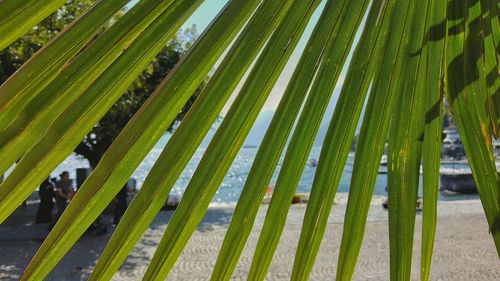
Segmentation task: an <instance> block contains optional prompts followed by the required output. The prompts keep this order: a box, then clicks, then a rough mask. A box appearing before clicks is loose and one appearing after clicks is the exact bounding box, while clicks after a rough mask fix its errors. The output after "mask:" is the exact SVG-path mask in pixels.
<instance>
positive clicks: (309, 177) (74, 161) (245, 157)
mask: <svg viewBox="0 0 500 281" xmlns="http://www.w3.org/2000/svg"><path fill="white" fill-rule="evenodd" d="M161 151H162V148H161V147H155V148H154V149H153V150H152V151H151V152H150V153H149V154H148V155H147V157H146V158H145V159H144V160H143V161H142V163H141V164H140V165H139V167H138V168H137V169H136V171H135V172H134V173H133V175H132V178H135V179H136V181H137V188H140V187H141V185H142V183H143V182H144V179H145V178H146V176H147V175H148V173H149V171H150V170H151V168H152V167H153V165H154V163H155V162H156V160H157V158H158V157H159V155H160V153H161ZM320 152H321V148H320V147H313V148H312V150H311V153H310V156H309V159H315V160H319V156H320ZM204 153H205V149H204V148H200V149H198V150H197V151H196V153H195V154H194V156H193V158H192V159H191V161H190V162H189V163H188V164H187V165H186V167H185V169H184V171H183V172H182V174H181V175H180V177H179V178H178V180H177V182H176V183H175V185H174V187H173V188H172V191H171V194H172V195H176V196H179V197H180V196H182V194H183V193H184V191H185V189H186V187H187V186H188V184H189V181H190V179H191V177H192V176H193V174H194V173H195V171H196V169H197V165H198V163H199V161H200V159H201V158H202V156H203V154H204ZM256 153H257V148H254V147H252V148H242V149H241V150H240V152H239V153H238V155H237V156H236V158H235V160H234V161H233V164H232V166H231V168H230V169H229V170H228V172H227V174H226V176H225V177H224V180H223V181H222V183H221V184H220V186H219V189H218V191H217V192H216V194H215V196H214V198H213V200H212V205H222V206H224V205H234V204H236V202H237V201H238V198H239V196H240V193H241V190H242V189H243V186H244V184H245V181H246V179H247V176H248V173H249V171H250V168H251V167H252V164H253V160H254V158H255V155H256ZM353 162H354V153H352V152H351V153H349V156H348V158H347V161H346V165H345V167H344V171H343V174H342V176H341V179H340V182H339V186H338V190H337V191H338V192H348V190H349V184H350V181H351V178H352V177H353V174H352V167H353ZM282 163H283V157H281V159H280V161H279V163H278V166H277V168H276V170H275V172H274V175H273V177H272V179H271V182H270V184H269V185H270V187H271V189H272V188H273V187H274V185H275V184H276V181H277V179H278V175H279V171H280V169H281V166H282ZM259 165H267V163H259ZM85 167H88V161H86V160H85V159H82V158H81V157H78V156H76V155H71V156H70V157H68V159H66V160H65V161H64V162H63V163H61V165H60V166H59V167H57V169H55V170H54V172H53V173H52V176H53V177H55V176H57V175H59V174H60V173H61V172H62V171H65V170H67V171H69V172H70V175H71V177H72V178H75V176H76V173H75V170H76V168H85ZM316 168H317V167H315V166H313V165H306V166H305V167H304V170H303V173H302V176H301V178H300V181H299V183H298V186H297V189H296V192H310V191H311V187H312V184H313V181H314V174H315V172H316ZM441 169H457V170H463V169H468V165H467V164H442V166H441ZM420 182H421V181H420ZM386 187H387V174H378V176H377V179H376V182H375V186H374V191H373V193H374V194H376V195H387V192H386ZM420 189H421V188H420ZM421 193H422V192H421V190H420V191H419V194H420V196H421ZM476 198H478V196H477V195H452V194H446V193H440V195H439V199H440V200H457V199H459V200H462V199H476Z"/></svg>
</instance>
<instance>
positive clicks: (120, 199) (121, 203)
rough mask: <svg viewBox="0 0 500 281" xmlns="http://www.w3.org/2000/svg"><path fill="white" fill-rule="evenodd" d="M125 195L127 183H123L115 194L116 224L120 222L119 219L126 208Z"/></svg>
mask: <svg viewBox="0 0 500 281" xmlns="http://www.w3.org/2000/svg"><path fill="white" fill-rule="evenodd" d="M127 196H128V184H125V185H124V186H123V188H122V189H121V190H120V191H119V192H118V194H117V195H116V205H115V217H114V224H118V223H119V222H120V219H121V218H122V216H123V214H124V213H125V211H126V210H127Z"/></svg>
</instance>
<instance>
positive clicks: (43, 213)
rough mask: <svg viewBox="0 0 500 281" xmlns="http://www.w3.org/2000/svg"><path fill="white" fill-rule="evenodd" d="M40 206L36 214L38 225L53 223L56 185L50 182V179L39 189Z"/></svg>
mask: <svg viewBox="0 0 500 281" xmlns="http://www.w3.org/2000/svg"><path fill="white" fill-rule="evenodd" d="M38 195H39V196H40V205H38V211H37V212H36V220H35V221H36V223H50V222H52V209H54V196H55V193H54V184H52V183H51V182H50V177H49V178H47V179H46V180H44V181H43V182H42V184H41V185H40V187H39V189H38Z"/></svg>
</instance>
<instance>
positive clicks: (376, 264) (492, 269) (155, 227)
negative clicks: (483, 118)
mask: <svg viewBox="0 0 500 281" xmlns="http://www.w3.org/2000/svg"><path fill="white" fill-rule="evenodd" d="M337 197H338V198H337V200H336V202H337V204H336V205H334V207H333V208H332V213H331V215H330V218H329V223H328V226H327V230H326V233H325V237H324V239H323V242H322V246H321V248H320V251H319V254H318V257H317V260H316V263H315V266H314V269H313V272H312V274H311V276H310V280H332V279H334V277H335V271H336V262H337V256H338V249H339V244H340V237H341V233H342V221H343V216H344V211H345V201H346V200H345V195H339V196H337ZM381 202H382V198H380V197H377V198H374V200H373V202H372V206H371V209H370V213H369V218H368V223H367V228H366V233H365V238H364V243H363V246H362V249H361V253H360V256H359V260H358V263H357V268H356V271H355V273H354V277H353V280H389V277H388V276H389V275H388V272H389V255H388V251H389V247H388V234H387V211H385V210H384V209H383V208H382V207H381ZM305 208H306V205H305V204H298V205H293V206H292V207H291V209H290V212H289V215H288V219H287V226H286V229H285V231H284V233H283V235H282V239H281V242H280V244H279V246H278V249H277V252H276V254H275V256H274V259H273V263H272V265H271V268H270V270H269V272H268V275H267V280H289V278H290V277H289V274H290V271H291V268H292V265H293V257H294V255H295V248H296V245H297V241H298V239H299V235H300V230H301V224H302V218H303V215H304V211H305ZM438 208H439V210H438V211H439V217H438V226H437V234H436V240H437V241H436V245H435V253H434V257H433V265H432V269H431V280H492V281H493V280H500V260H499V258H498V256H497V254H496V251H495V247H494V244H493V241H492V239H491V237H490V236H489V234H488V226H487V224H486V219H485V217H484V215H483V213H482V212H483V211H482V207H481V204H480V202H479V201H478V200H468V201H455V202H440V203H439V206H438ZM266 209H267V206H265V205H263V206H262V207H261V208H260V211H259V215H258V217H257V220H256V224H255V226H254V228H253V231H252V233H251V235H250V238H249V241H248V243H247V245H246V247H245V250H244V252H243V255H242V257H241V258H240V261H239V263H238V265H237V268H236V270H235V273H234V274H233V280H246V279H247V274H248V270H249V268H250V264H251V262H252V254H253V250H254V249H255V245H256V243H257V240H258V235H259V231H260V229H261V227H262V224H263V221H264V217H265V211H266ZM35 212H36V205H28V206H27V207H20V208H19V209H18V210H17V211H16V212H15V213H14V214H13V216H12V217H11V218H9V219H8V220H7V221H6V222H5V223H4V224H2V225H0V252H1V253H2V254H1V255H0V279H1V280H16V279H17V278H19V274H20V273H21V272H22V270H23V268H24V267H25V266H26V264H27V263H28V262H29V259H30V258H31V257H32V256H33V254H34V253H35V251H36V250H37V248H38V247H39V246H40V244H41V241H43V239H44V237H45V236H46V235H47V230H46V229H45V228H46V226H45V225H36V224H33V223H32V220H33V218H34V213H35ZM232 212H233V209H232V208H210V209H209V211H208V212H207V214H206V216H205V218H204V219H203V221H202V223H201V224H200V225H199V227H198V230H197V231H196V232H195V233H194V234H193V236H192V237H191V240H190V242H189V243H188V245H187V247H186V248H185V250H184V252H183V254H182V255H181V256H180V258H179V259H178V261H177V263H176V265H175V267H174V268H173V269H172V271H171V273H170V275H169V278H168V280H209V278H210V274H211V272H212V269H213V266H214V265H215V261H216V258H217V252H218V251H219V247H220V245H221V243H222V240H223V237H224V234H225V232H226V230H227V227H228V224H229V221H230V219H231V214H232ZM171 215H172V212H171V211H166V212H161V213H160V214H159V215H158V217H157V218H156V219H155V221H154V223H153V224H152V225H151V227H150V228H149V229H148V231H147V232H146V233H145V234H144V236H143V238H142V239H141V241H140V242H139V243H138V244H137V246H136V247H135V249H134V251H133V252H132V253H131V254H130V256H129V258H128V259H127V260H126V262H125V263H124V265H123V266H122V268H121V269H120V271H119V272H117V273H116V274H115V276H114V278H113V279H114V280H141V277H142V276H143V274H144V272H145V270H146V268H147V264H148V262H149V261H150V259H151V257H152V256H153V254H154V249H155V246H156V245H157V244H158V242H159V240H160V238H161V235H162V233H163V231H164V229H165V226H166V223H167V222H168V220H169V218H170V217H171ZM109 219H110V218H109V217H107V218H106V220H109ZM109 230H110V232H112V230H113V228H110V229H109ZM420 231H421V214H418V215H417V222H416V227H415V233H416V236H415V251H414V258H413V270H412V279H413V280H418V279H419V278H418V276H419V264H420ZM109 236H110V233H108V234H107V235H103V236H90V235H86V236H84V237H82V238H81V239H80V240H79V242H78V243H77V244H76V245H75V247H73V249H72V250H71V251H70V253H69V254H68V255H66V257H65V258H64V259H63V260H62V261H61V262H60V263H59V265H58V266H57V267H56V268H55V269H54V270H53V271H52V273H51V274H50V275H49V276H48V278H46V280H57V281H59V280H86V277H88V274H89V272H90V271H91V269H92V266H93V264H95V262H96V260H97V259H98V257H99V254H100V253H101V251H102V249H103V248H104V246H105V244H106V242H107V240H108V239H109Z"/></svg>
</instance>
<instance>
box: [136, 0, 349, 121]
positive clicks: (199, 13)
mask: <svg viewBox="0 0 500 281" xmlns="http://www.w3.org/2000/svg"><path fill="white" fill-rule="evenodd" d="M136 2H137V0H133V1H132V2H131V4H133V3H136ZM227 2H228V0H205V1H204V2H203V3H202V4H201V5H200V7H199V8H198V9H197V10H196V11H195V12H194V13H193V15H192V16H191V17H190V18H189V19H188V20H187V21H186V23H185V24H184V25H183V27H182V29H185V28H187V27H191V26H192V25H196V28H197V31H198V33H200V34H201V33H202V32H203V30H205V28H207V26H208V25H209V24H210V22H211V21H212V20H213V19H214V18H215V16H216V15H217V14H218V13H219V11H221V10H222V9H223V7H224V5H225V4H226V3H227ZM323 7H324V1H323V3H322V4H321V5H320V6H319V7H318V8H317V10H316V12H315V13H314V14H313V16H312V18H311V20H310V22H309V25H308V26H307V28H306V30H305V32H304V34H303V36H302V38H301V40H300V41H299V43H298V45H297V47H296V49H295V51H294V53H293V54H292V56H291V58H290V59H289V62H288V64H287V65H286V66H285V69H284V70H283V72H282V74H281V76H280V77H279V79H278V81H277V82H276V85H275V87H274V88H273V90H272V92H271V94H270V95H269V98H268V99H267V101H266V103H265V104H264V107H263V110H264V111H265V110H274V109H276V107H277V106H278V104H279V101H280V99H281V96H282V94H283V92H284V91H285V89H286V85H287V82H288V80H289V79H290V77H291V76H292V74H293V71H294V69H295V66H296V64H297V63H298V61H299V58H300V54H301V53H302V51H303V49H304V48H305V45H306V43H307V40H308V38H309V36H310V35H311V32H312V30H313V28H314V25H315V24H316V22H317V20H318V18H319V16H320V13H321V11H322V8H323ZM344 76H345V71H343V73H342V74H341V77H340V78H339V82H340V83H339V84H338V85H337V87H336V90H335V95H334V97H333V98H332V102H334V101H335V100H336V98H337V96H338V92H339V90H340V87H341V84H342V81H343V78H344ZM241 85H242V83H241V84H240V85H239V87H237V89H236V90H235V93H233V95H232V96H231V98H230V99H229V101H228V103H227V104H226V106H225V107H224V109H223V110H222V112H223V113H225V112H227V110H228V109H229V106H230V104H231V102H232V101H233V100H234V98H235V97H236V94H237V91H238V89H239V88H240V87H241Z"/></svg>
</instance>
